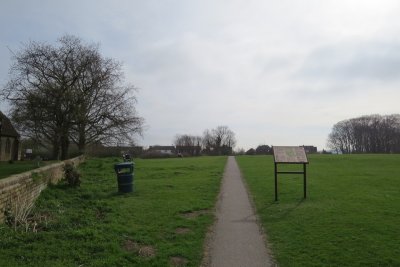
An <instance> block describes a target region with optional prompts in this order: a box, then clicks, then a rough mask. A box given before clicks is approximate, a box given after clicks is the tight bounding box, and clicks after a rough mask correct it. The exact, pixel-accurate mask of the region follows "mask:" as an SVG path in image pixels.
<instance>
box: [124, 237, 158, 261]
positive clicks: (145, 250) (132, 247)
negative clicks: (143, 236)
mask: <svg viewBox="0 0 400 267" xmlns="http://www.w3.org/2000/svg"><path fill="white" fill-rule="evenodd" d="M122 249H123V250H125V251H127V252H132V253H136V254H137V255H139V256H140V257H142V258H153V257H155V256H156V250H155V249H154V247H152V246H149V245H141V244H139V243H138V242H136V241H133V240H130V239H127V240H125V241H124V243H123V244H122Z"/></svg>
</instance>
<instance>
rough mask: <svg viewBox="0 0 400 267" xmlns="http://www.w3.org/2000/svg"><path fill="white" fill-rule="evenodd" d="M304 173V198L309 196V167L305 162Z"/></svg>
mask: <svg viewBox="0 0 400 267" xmlns="http://www.w3.org/2000/svg"><path fill="white" fill-rule="evenodd" d="M303 175H304V198H307V167H306V164H305V163H304V164H303Z"/></svg>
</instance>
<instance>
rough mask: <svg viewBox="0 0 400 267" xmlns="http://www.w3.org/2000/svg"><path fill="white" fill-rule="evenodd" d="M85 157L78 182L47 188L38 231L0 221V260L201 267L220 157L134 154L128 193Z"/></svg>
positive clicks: (106, 168)
mask: <svg viewBox="0 0 400 267" xmlns="http://www.w3.org/2000/svg"><path fill="white" fill-rule="evenodd" d="M118 161H119V159H89V160H88V161H87V162H85V163H83V165H81V168H80V170H81V173H82V175H83V178H82V184H81V187H80V188H77V189H74V188H68V187H66V186H65V185H63V184H60V185H57V186H52V187H51V188H49V189H47V190H45V191H44V192H43V193H42V195H41V196H40V198H39V199H38V202H37V206H36V208H35V214H36V216H37V218H41V219H40V220H39V225H38V226H37V228H38V229H39V230H38V232H37V233H34V232H32V231H31V230H29V231H28V232H24V229H19V231H17V232H15V231H13V230H12V229H10V228H9V227H8V226H5V225H0V266H184V265H185V266H199V264H200V262H201V259H202V252H203V247H202V246H203V241H204V237H205V234H206V232H207V228H208V227H209V226H210V224H211V223H212V222H213V214H212V209H213V207H214V204H215V201H216V197H217V194H218V191H219V186H220V181H221V178H222V173H223V169H224V166H225V162H226V157H201V158H184V159H162V160H135V163H136V165H135V168H136V169H135V187H136V191H135V192H134V193H128V194H124V195H121V194H117V193H116V191H117V188H116V177H115V174H114V170H113V165H114V164H115V163H116V162H118Z"/></svg>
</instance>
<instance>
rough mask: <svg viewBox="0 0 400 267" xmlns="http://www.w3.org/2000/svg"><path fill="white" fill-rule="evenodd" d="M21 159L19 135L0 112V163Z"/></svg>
mask: <svg viewBox="0 0 400 267" xmlns="http://www.w3.org/2000/svg"><path fill="white" fill-rule="evenodd" d="M20 158H21V146H20V135H19V134H18V132H17V131H16V130H15V128H14V127H13V126H12V124H11V121H10V120H9V119H8V118H7V116H6V115H4V114H3V113H2V112H1V111H0V161H8V160H19V159H20Z"/></svg>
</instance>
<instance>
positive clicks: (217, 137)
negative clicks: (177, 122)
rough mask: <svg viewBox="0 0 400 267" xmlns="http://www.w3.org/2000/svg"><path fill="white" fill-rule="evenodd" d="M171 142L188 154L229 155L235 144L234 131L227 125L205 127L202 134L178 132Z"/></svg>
mask: <svg viewBox="0 0 400 267" xmlns="http://www.w3.org/2000/svg"><path fill="white" fill-rule="evenodd" d="M173 144H174V145H175V146H176V147H177V149H178V150H179V149H181V150H182V151H185V152H186V153H188V154H191V155H198V154H199V151H201V152H202V153H204V154H207V155H230V154H232V149H233V148H234V147H235V145H236V137H235V133H234V132H233V131H232V130H231V129H229V127H228V126H218V127H216V128H214V129H211V130H210V129H206V130H204V132H203V135H202V136H196V135H188V134H178V135H176V136H175V138H174V141H173Z"/></svg>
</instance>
